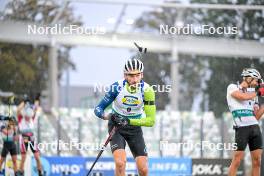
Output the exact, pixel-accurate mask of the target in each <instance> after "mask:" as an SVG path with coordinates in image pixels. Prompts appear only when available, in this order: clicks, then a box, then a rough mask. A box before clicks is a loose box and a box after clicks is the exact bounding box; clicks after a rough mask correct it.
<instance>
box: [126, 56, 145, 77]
mask: <svg viewBox="0 0 264 176" xmlns="http://www.w3.org/2000/svg"><path fill="white" fill-rule="evenodd" d="M143 71H144V65H143V63H142V62H141V61H140V60H139V59H136V58H132V59H129V60H127V61H126V63H125V66H124V73H132V74H137V73H142V72H143Z"/></svg>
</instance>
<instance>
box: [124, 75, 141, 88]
mask: <svg viewBox="0 0 264 176" xmlns="http://www.w3.org/2000/svg"><path fill="white" fill-rule="evenodd" d="M142 78H143V73H137V74H125V79H126V80H127V82H128V84H129V85H130V86H136V85H137V84H139V83H140V81H141V79H142Z"/></svg>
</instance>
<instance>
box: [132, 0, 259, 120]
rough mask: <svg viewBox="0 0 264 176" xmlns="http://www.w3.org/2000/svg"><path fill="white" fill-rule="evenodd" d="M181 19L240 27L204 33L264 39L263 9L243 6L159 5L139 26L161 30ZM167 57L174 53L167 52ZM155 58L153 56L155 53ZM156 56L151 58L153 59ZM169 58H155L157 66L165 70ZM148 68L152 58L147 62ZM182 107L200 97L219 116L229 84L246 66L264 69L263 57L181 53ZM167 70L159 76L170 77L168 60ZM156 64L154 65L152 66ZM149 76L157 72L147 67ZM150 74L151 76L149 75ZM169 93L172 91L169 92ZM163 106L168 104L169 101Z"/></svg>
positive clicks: (242, 1)
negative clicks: (229, 32)
mask: <svg viewBox="0 0 264 176" xmlns="http://www.w3.org/2000/svg"><path fill="white" fill-rule="evenodd" d="M191 3H211V1H209V0H207V1H200V0H192V1H191ZM214 3H216V4H253V3H254V4H255V5H263V4H264V2H263V1H261V0H256V1H254V2H253V1H248V0H240V1H237V2H236V3H235V2H234V1H231V0H218V1H215V2H214ZM177 20H180V22H181V23H183V25H187V24H193V25H203V24H206V25H209V26H212V27H219V26H224V27H232V26H237V27H238V30H239V32H238V34H236V35H224V34H222V35H221V34H220V35H218V34H215V35H212V34H204V35H201V37H221V38H234V39H247V40H257V41H263V36H264V30H263V24H264V18H263V12H262V11H239V10H230V11H229V10H206V9H194V10H190V9H186V10H184V11H181V10H176V9H169V8H158V9H155V10H153V11H150V12H145V13H144V14H143V15H142V17H141V18H139V19H138V20H137V23H136V29H137V30H142V31H146V32H153V33H157V34H158V33H159V25H162V24H163V25H168V26H175V24H177V22H179V21H177ZM164 57H165V58H168V57H170V56H169V55H164ZM152 58H153V57H152ZM152 58H148V59H149V60H151V59H152ZM167 62H168V59H162V60H160V61H159V62H155V67H156V69H155V70H159V68H160V70H162V66H163V64H164V63H167ZM145 64H146V68H147V67H148V64H149V62H146V63H145ZM179 64H180V71H179V74H180V75H179V76H180V84H181V85H179V86H180V92H181V93H180V97H179V100H180V102H181V103H180V104H179V109H180V110H191V109H192V108H193V106H194V104H195V102H197V99H199V96H201V97H202V101H200V102H199V103H200V108H199V109H200V110H206V111H207V110H212V111H214V113H215V114H216V116H217V117H220V116H221V114H222V113H223V112H225V111H227V110H228V109H227V105H226V98H225V97H226V87H227V85H228V84H229V83H231V82H236V81H238V80H239V79H240V74H241V71H242V69H243V68H245V67H255V68H257V69H259V70H260V71H263V61H261V59H259V58H239V57H236V58H231V57H230V58H223V57H210V56H199V55H180V56H179ZM166 67H167V69H166V70H167V72H166V74H165V75H160V76H158V77H156V80H162V79H163V77H170V69H169V64H167V66H166ZM151 68H152V67H151ZM146 72H150V73H147V74H145V75H147V76H145V79H146V80H148V79H151V77H152V75H154V73H153V70H152V69H149V70H148V69H146ZM148 75H149V77H148ZM167 95H168V94H167ZM161 103H163V104H162V105H160V106H162V107H165V106H166V104H164V103H166V102H164V101H163V102H161Z"/></svg>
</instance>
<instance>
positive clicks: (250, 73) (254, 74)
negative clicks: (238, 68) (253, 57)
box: [241, 68, 261, 79]
mask: <svg viewBox="0 0 264 176" xmlns="http://www.w3.org/2000/svg"><path fill="white" fill-rule="evenodd" d="M241 76H243V77H251V78H256V79H261V75H260V73H259V72H258V70H256V69H254V68H245V69H244V70H243V72H242V74H241Z"/></svg>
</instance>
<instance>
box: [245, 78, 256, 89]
mask: <svg viewBox="0 0 264 176" xmlns="http://www.w3.org/2000/svg"><path fill="white" fill-rule="evenodd" d="M246 82H247V83H248V84H249V86H250V87H256V86H258V79H256V78H250V77H249V78H246Z"/></svg>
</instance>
